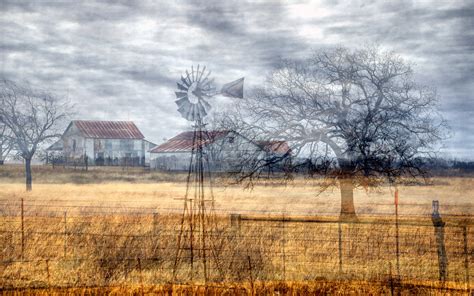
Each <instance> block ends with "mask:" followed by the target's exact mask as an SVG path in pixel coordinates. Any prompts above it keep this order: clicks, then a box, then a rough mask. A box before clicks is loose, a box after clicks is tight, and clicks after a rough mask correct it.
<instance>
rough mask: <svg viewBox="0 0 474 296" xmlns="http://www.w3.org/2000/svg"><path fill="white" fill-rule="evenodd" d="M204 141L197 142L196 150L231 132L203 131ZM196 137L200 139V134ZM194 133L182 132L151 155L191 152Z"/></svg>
mask: <svg viewBox="0 0 474 296" xmlns="http://www.w3.org/2000/svg"><path fill="white" fill-rule="evenodd" d="M201 133H202V141H196V142H195V143H194V148H197V147H199V145H206V144H209V143H212V142H214V141H215V140H217V139H220V138H222V137H225V136H226V135H227V134H228V133H229V131H202V132H201ZM196 137H198V139H199V137H200V136H199V132H196ZM193 138H194V132H182V133H181V134H179V135H177V136H176V137H173V138H171V139H169V140H168V141H166V142H165V143H163V144H161V145H158V146H157V147H155V148H153V149H151V150H150V152H151V153H162V152H186V151H191V150H192V148H193Z"/></svg>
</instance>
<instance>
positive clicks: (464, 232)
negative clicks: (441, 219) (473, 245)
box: [462, 226, 471, 293]
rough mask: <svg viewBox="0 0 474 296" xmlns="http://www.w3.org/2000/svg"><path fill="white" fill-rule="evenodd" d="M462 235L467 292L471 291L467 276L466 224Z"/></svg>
mask: <svg viewBox="0 0 474 296" xmlns="http://www.w3.org/2000/svg"><path fill="white" fill-rule="evenodd" d="M462 236H463V238H464V270H465V272H466V290H467V291H468V293H470V292H471V285H470V282H469V281H470V278H469V252H468V248H467V246H468V244H467V226H464V227H463V228H462Z"/></svg>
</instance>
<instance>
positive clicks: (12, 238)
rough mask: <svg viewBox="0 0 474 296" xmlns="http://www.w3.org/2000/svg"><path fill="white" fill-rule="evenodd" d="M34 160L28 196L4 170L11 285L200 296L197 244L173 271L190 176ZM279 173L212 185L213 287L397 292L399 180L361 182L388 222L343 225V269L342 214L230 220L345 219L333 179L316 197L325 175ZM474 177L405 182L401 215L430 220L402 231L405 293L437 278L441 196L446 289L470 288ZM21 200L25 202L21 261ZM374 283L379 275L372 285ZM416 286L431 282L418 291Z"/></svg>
mask: <svg viewBox="0 0 474 296" xmlns="http://www.w3.org/2000/svg"><path fill="white" fill-rule="evenodd" d="M35 169H36V170H37V171H36V184H34V189H33V191H32V192H29V193H26V192H24V186H23V184H22V182H23V180H22V178H21V169H20V168H17V167H13V168H12V167H7V169H5V170H3V168H0V176H1V177H0V189H1V190H0V216H1V217H0V256H1V261H2V264H0V277H1V278H0V280H1V287H2V288H3V289H6V288H12V289H19V288H24V289H25V290H22V291H24V292H25V293H30V292H31V293H33V292H38V293H48V292H47V291H49V292H51V293H60V292H58V291H61V290H54V288H53V287H58V286H63V287H87V286H107V287H110V288H98V289H104V290H100V291H103V292H104V291H106V292H111V293H114V291H129V292H130V291H132V292H131V293H134V292H133V291H141V290H136V287H139V289H145V290H146V291H150V292H151V291H155V292H157V293H161V292H158V291H165V290H166V289H172V291H174V293H178V294H179V293H180V292H179V291H188V292H189V291H197V292H196V293H202V291H201V290H199V289H201V288H196V287H202V286H199V283H201V284H203V276H202V271H201V270H202V269H200V268H199V267H198V265H199V264H202V263H200V262H201V261H200V260H199V257H197V261H196V267H195V269H194V273H191V270H190V262H189V257H190V253H189V250H185V251H184V252H183V255H182V256H181V257H180V258H181V260H180V264H178V267H179V269H178V274H177V277H176V278H174V277H173V267H174V260H175V257H176V246H177V237H178V233H179V230H178V229H179V227H178V226H179V224H180V223H179V221H180V220H179V219H180V215H179V213H180V212H181V209H182V201H181V200H178V199H177V198H180V197H182V196H183V195H184V193H185V186H186V184H185V183H184V182H183V180H184V179H185V178H184V175H182V174H177V175H175V174H166V173H157V172H153V173H148V172H144V171H141V170H140V169H129V170H128V171H126V170H121V169H118V168H106V169H93V170H91V171H88V172H84V171H71V170H69V169H68V170H66V169H63V168H59V169H55V170H52V169H51V168H42V167H37V168H35ZM58 170H59V171H58ZM78 180H79V181H78ZM276 181H277V180H272V183H271V184H268V183H267V184H265V183H262V184H260V185H257V186H256V187H254V189H253V190H251V191H249V190H242V188H241V187H238V186H222V184H221V183H219V182H218V181H217V182H215V184H214V188H213V192H214V196H215V199H216V211H217V214H218V221H219V223H218V224H217V227H216V228H215V229H213V232H212V235H213V236H212V242H213V243H212V244H213V245H212V249H213V250H212V252H214V255H213V259H212V260H211V261H212V262H211V265H210V267H211V272H210V275H209V281H210V282H211V283H213V284H212V285H214V286H212V285H211V286H209V285H207V286H206V287H209V288H202V289H210V290H209V291H211V290H212V291H220V292H216V293H231V294H232V293H233V292H235V293H243V294H245V293H257V292H258V291H261V292H262V293H267V292H268V293H270V291H274V290H271V289H275V287H281V288H282V289H283V290H284V291H290V292H291V291H293V292H291V293H304V292H301V291H310V292H311V291H330V292H331V293H332V292H337V291H354V293H365V292H366V291H372V292H373V293H374V294H379V293H387V291H389V290H387V287H389V285H388V283H389V282H390V278H392V279H393V278H394V277H396V275H397V269H396V254H395V250H394V249H395V226H394V223H393V222H394V216H393V213H394V207H393V188H390V187H380V188H378V189H376V190H369V191H366V190H363V189H358V190H356V192H355V200H356V208H357V211H358V213H359V215H360V217H361V220H364V221H368V220H370V221H373V222H380V223H381V222H383V223H386V224H343V225H342V226H341V230H342V237H341V239H342V245H341V249H342V270H341V271H340V270H339V266H340V265H339V260H340V259H339V244H338V241H339V236H338V235H339V225H338V224H337V223H280V222H249V221H247V222H242V225H241V227H240V229H236V228H235V227H232V226H231V225H230V222H229V217H228V214H229V213H240V214H243V215H248V216H256V215H258V216H261V217H262V216H263V217H265V216H271V217H273V218H274V217H288V216H300V217H306V218H308V217H315V216H317V217H324V218H326V219H331V218H333V219H336V218H337V213H338V212H339V192H338V190H337V189H336V188H335V189H331V190H328V191H325V192H323V193H322V194H320V195H317V194H316V192H317V189H318V183H317V181H315V182H308V181H307V180H298V179H297V180H295V181H294V182H293V183H291V184H288V183H285V184H281V185H278V184H276V183H275V182H276ZM82 183H85V184H82ZM473 184H474V182H473V180H472V179H470V178H435V179H433V180H432V184H431V185H429V186H411V185H405V186H401V187H400V188H399V190H400V197H401V198H400V203H401V204H400V215H401V216H402V218H401V219H402V220H403V221H411V222H416V223H421V224H425V225H427V226H413V225H412V226H401V228H400V250H401V254H400V275H401V278H402V283H404V284H405V286H404V287H405V288H407V287H408V288H407V289H408V290H406V291H410V290H409V289H415V290H413V291H431V290H429V289H432V288H429V287H428V288H427V287H424V286H423V285H422V284H424V285H425V286H429V285H437V283H438V281H437V279H438V269H437V268H438V266H437V253H436V250H437V249H436V241H435V237H434V232H433V227H432V226H429V225H430V223H431V221H430V216H429V214H430V213H431V201H432V200H433V199H437V200H439V201H440V204H441V208H440V211H441V214H442V215H443V217H444V219H445V220H447V222H448V224H447V227H446V234H445V237H446V248H447V252H448V259H449V270H448V274H449V277H448V283H446V284H445V287H452V288H460V289H463V288H465V285H466V283H465V271H466V270H465V265H464V260H465V258H466V257H465V255H466V254H464V250H463V243H464V241H463V235H462V228H460V227H455V226H456V225H459V224H460V223H461V224H462V223H470V222H472V213H473V207H474V205H473V202H472V196H474V185H473ZM207 189H209V188H207ZM20 199H23V200H24V205H25V206H24V215H25V218H24V233H25V250H24V253H23V258H21V234H20V232H21V229H20V228H21V223H20V203H19V200H20ZM64 213H66V223H64ZM467 238H468V257H467V258H468V261H469V263H470V265H469V272H470V274H471V283H470V285H471V287H472V286H473V283H472V278H474V276H473V275H474V270H473V266H474V264H473V263H472V262H474V258H473V252H474V247H473V244H474V234H473V227H469V228H468V237H467ZM195 258H196V257H195ZM390 274H392V277H390ZM191 275H192V281H193V283H194V285H193V286H192V287H190V286H186V285H184V286H179V285H174V286H170V285H167V283H170V282H173V283H174V284H176V283H179V282H181V283H182V284H186V283H188V282H190V281H191ZM341 280H343V281H344V282H343V283H341V282H340V281H341ZM275 281H277V283H275ZM367 282H371V283H373V284H372V288H370V287H371V286H370V285H369V284H367V285H366V283H367ZM223 283H225V284H223ZM266 283H268V285H267V284H266ZM352 283H356V284H354V285H353V284H352ZM364 283H365V284H364ZM377 283H379V284H377ZM410 283H411V284H413V283H417V284H418V285H421V286H423V287H424V288H423V287H420V289H421V290H416V289H418V288H414V286H410V285H409V284H410ZM141 287H143V288H141ZM170 287H171V288H170ZM252 287H253V288H252ZM272 287H273V288H272ZM351 287H352V288H351ZM33 288H34V289H36V290H31V289H33ZM234 288H235V289H234ZM405 288H404V289H405ZM28 289H30V290H28ZM41 289H42V290H41ZM51 289H52V290H51ZM91 289H93V288H91ZM153 289H155V290H153ZM156 289H158V290H156ZM159 289H164V290H159ZM180 289H184V290H180ZM193 289H197V290H193ZM229 289H230V290H229ZM233 289H234V290H233ZM258 289H262V290H258ZM285 289H286V290H285ZM318 289H322V290H318ZM324 289H329V290H324ZM338 289H343V290H338ZM344 289H345V290H344ZM351 289H354V290H351ZM366 289H369V290H366ZM370 289H373V290H370ZM422 289H428V290H422ZM198 290H199V291H201V292H199V291H198ZM28 291H29V292H28ZM45 291H46V292H45ZM82 291H87V289H85V290H82ZM91 291H93V290H91ZM166 291H167V290H166ZM177 291H178V292H177ZM204 291H207V290H204ZM209 291H208V292H209ZM229 291H231V292H229ZM232 291H233V292H232ZM298 291H300V292H298ZM433 291H434V290H433ZM439 291H442V290H439ZM290 292H288V293H290ZM73 293H74V292H73ZM91 293H92V292H91ZM117 293H119V292H117Z"/></svg>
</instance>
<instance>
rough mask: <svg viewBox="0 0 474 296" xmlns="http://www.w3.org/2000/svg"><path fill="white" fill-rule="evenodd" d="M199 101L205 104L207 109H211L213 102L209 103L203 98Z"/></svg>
mask: <svg viewBox="0 0 474 296" xmlns="http://www.w3.org/2000/svg"><path fill="white" fill-rule="evenodd" d="M199 103H200V104H202V106H203V107H204V108H205V109H206V110H210V109H211V104H209V103H208V102H207V101H206V100H204V99H201V100H199Z"/></svg>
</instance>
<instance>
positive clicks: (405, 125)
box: [227, 48, 446, 219]
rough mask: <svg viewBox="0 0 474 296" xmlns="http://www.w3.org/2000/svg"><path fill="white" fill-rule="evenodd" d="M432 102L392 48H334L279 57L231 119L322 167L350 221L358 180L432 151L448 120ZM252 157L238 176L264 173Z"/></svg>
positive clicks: (408, 167)
mask: <svg viewBox="0 0 474 296" xmlns="http://www.w3.org/2000/svg"><path fill="white" fill-rule="evenodd" d="M436 106H437V96H436V92H435V90H434V89H432V88H429V87H426V86H422V85H419V84H417V83H416V82H415V80H414V78H413V71H412V68H411V66H410V65H409V64H408V63H407V62H405V61H404V60H403V59H402V58H401V57H399V56H398V55H396V54H394V53H393V52H386V51H382V50H380V49H379V48H364V49H358V50H349V49H347V48H335V49H330V50H322V51H317V52H315V54H314V56H313V57H311V58H309V59H307V60H285V61H283V62H282V64H281V65H280V66H279V67H278V68H277V69H275V70H274V71H273V72H272V73H271V75H269V77H268V78H267V80H266V83H265V84H264V85H263V86H262V87H260V88H258V89H255V90H254V92H253V94H252V95H251V96H249V97H248V98H247V99H244V100H243V101H241V102H240V103H239V104H238V108H237V109H236V110H238V112H236V113H234V119H235V120H234V124H233V125H234V129H240V130H241V131H244V132H247V133H249V132H250V133H252V134H253V135H254V137H260V138H265V139H274V140H284V141H287V142H288V143H290V144H291V148H292V154H293V157H295V158H299V159H306V160H307V161H309V163H311V164H312V166H311V167H312V168H313V169H314V168H318V169H320V168H323V170H322V171H324V172H325V173H326V174H330V175H331V179H332V180H333V181H334V182H337V183H338V185H339V186H340V191H341V218H344V219H356V212H355V208H354V199H353V190H354V188H355V187H356V186H358V185H367V182H370V181H373V180H387V178H388V180H390V181H392V182H393V181H395V180H396V178H397V177H399V176H411V177H416V176H420V175H421V174H422V173H423V171H422V169H421V166H420V164H421V161H420V159H422V158H423V157H427V156H430V155H431V153H432V152H433V151H435V148H436V143H437V142H438V141H439V140H441V139H442V135H443V134H444V131H445V126H446V125H445V122H444V120H443V119H442V118H441V116H440V115H439V113H437V111H436ZM230 118H232V116H227V121H229V120H231V119H230ZM228 125H229V124H228V123H227V126H228ZM315 159H316V160H315ZM307 161H306V162H307ZM254 163H257V164H258V165H257V166H254V169H252V170H248V168H247V169H246V170H242V171H241V175H240V179H241V180H244V179H246V178H256V177H258V176H259V175H260V173H261V172H263V171H264V170H262V168H263V167H264V166H265V165H266V164H263V163H261V160H259V161H258V162H257V161H255V162H254ZM302 164H303V163H302V162H301V161H300V162H298V161H294V162H293V165H294V168H297V167H298V166H299V167H301V166H302Z"/></svg>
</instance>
